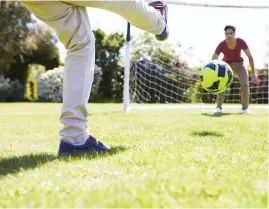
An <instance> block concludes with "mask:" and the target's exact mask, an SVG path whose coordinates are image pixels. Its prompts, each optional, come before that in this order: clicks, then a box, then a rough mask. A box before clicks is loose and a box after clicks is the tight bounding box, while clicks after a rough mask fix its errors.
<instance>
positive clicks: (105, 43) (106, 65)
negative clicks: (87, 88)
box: [94, 29, 124, 101]
mask: <svg viewBox="0 0 269 209" xmlns="http://www.w3.org/2000/svg"><path fill="white" fill-rule="evenodd" d="M94 35H95V39H96V57H95V63H96V65H97V66H99V67H101V69H102V71H103V72H102V80H101V82H100V88H99V94H100V97H102V99H103V100H104V101H121V99H122V91H123V71H124V70H123V67H122V66H121V65H120V64H119V61H120V50H121V48H122V47H123V44H124V37H123V35H122V34H119V33H113V34H110V35H109V36H107V35H106V34H105V32H104V31H102V30H100V29H98V30H96V31H94Z"/></svg>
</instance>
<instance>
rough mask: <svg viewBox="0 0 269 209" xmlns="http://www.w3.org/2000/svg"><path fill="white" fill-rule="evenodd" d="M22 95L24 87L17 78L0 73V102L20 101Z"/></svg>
mask: <svg viewBox="0 0 269 209" xmlns="http://www.w3.org/2000/svg"><path fill="white" fill-rule="evenodd" d="M23 97H24V88H23V85H22V84H21V83H20V81H19V80H17V79H16V80H11V79H9V78H6V77H4V76H3V75H0V102H20V101H22V100H23Z"/></svg>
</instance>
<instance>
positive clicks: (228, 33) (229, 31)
mask: <svg viewBox="0 0 269 209" xmlns="http://www.w3.org/2000/svg"><path fill="white" fill-rule="evenodd" d="M234 36H235V32H234V31H233V30H232V29H227V30H226V31H225V37H226V40H232V39H234Z"/></svg>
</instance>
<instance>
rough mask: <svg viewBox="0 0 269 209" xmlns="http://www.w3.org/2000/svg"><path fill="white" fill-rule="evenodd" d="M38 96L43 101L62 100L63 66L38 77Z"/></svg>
mask: <svg viewBox="0 0 269 209" xmlns="http://www.w3.org/2000/svg"><path fill="white" fill-rule="evenodd" d="M37 82H38V98H39V100H40V101H43V102H62V93H63V67H59V68H55V69H53V70H49V71H47V72H45V73H43V74H41V75H40V76H39V77H38V79H37Z"/></svg>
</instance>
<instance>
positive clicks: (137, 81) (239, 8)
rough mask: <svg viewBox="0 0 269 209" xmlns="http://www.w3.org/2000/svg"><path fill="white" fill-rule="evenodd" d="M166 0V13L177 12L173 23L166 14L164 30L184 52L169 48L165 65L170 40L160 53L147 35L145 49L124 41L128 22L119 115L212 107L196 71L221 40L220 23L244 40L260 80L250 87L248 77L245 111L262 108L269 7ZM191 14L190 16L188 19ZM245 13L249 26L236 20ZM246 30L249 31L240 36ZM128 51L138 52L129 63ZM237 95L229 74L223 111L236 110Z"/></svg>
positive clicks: (265, 91) (212, 96)
mask: <svg viewBox="0 0 269 209" xmlns="http://www.w3.org/2000/svg"><path fill="white" fill-rule="evenodd" d="M166 2H167V3H168V4H169V6H170V7H169V10H170V11H169V12H170V14H171V13H172V15H173V16H174V17H175V12H178V14H182V15H181V16H180V15H179V16H178V21H173V20H172V21H171V16H170V19H169V21H171V23H170V22H169V26H170V32H171V34H172V33H174V34H178V42H181V41H182V42H183V43H182V44H183V45H184V43H185V42H187V44H186V48H184V46H182V45H181V46H180V47H178V48H177V47H174V48H175V50H176V52H175V53H176V55H177V57H178V59H171V60H172V61H171V60H169V52H168V53H163V52H164V51H165V50H166V48H169V47H170V46H171V45H172V46H173V45H174V46H177V43H176V40H174V41H173V40H172V42H170V43H165V44H163V45H162V46H161V49H163V50H160V47H159V48H157V47H155V45H158V44H160V43H157V42H154V41H152V40H154V38H153V37H152V39H151V38H149V37H150V36H149V37H147V38H148V40H147V41H148V42H149V44H148V45H145V44H143V42H141V43H136V45H134V42H132V41H131V40H130V36H131V35H130V31H131V30H130V24H128V27H127V43H126V48H125V50H126V51H125V74H124V96H123V97H124V98H123V111H124V112H128V111H130V110H151V109H152V110H155V109H212V108H215V102H216V101H215V100H216V95H215V94H212V93H208V92H206V91H205V90H204V89H202V87H201V85H200V77H199V71H200V68H201V67H202V66H203V65H204V64H205V63H206V62H207V61H209V60H210V58H211V56H212V54H213V52H214V50H215V48H216V46H217V44H218V43H219V42H220V41H222V40H223V39H224V31H223V28H224V26H225V25H226V24H233V25H235V26H236V27H237V36H238V37H240V38H244V39H245V40H246V41H247V42H248V45H249V48H250V49H251V51H252V54H253V56H254V60H255V61H256V60H257V63H256V68H257V72H258V75H259V78H260V80H261V82H260V84H259V85H258V86H256V85H253V84H252V82H251V79H250V103H251V108H252V109H255V108H262V109H264V108H268V106H267V105H266V104H268V66H269V25H268V22H269V21H268V20H269V9H268V6H267V5H266V1H263V2H265V5H261V4H253V3H251V4H250V5H248V4H245V5H236V4H234V3H233V4H231V5H223V4H216V2H218V1H208V2H211V4H210V3H199V1H194V0H193V1H191V2H190V1H187V2H182V1H177V0H175V1H166ZM212 2H214V3H215V4H212ZM231 2H239V3H240V2H242V1H231ZM244 2H250V1H244ZM261 2H262V1H261ZM257 3H259V2H257ZM267 4H268V3H267ZM170 14H169V15H170ZM192 15H193V16H195V17H192V18H191V16H192ZM247 15H251V16H252V17H253V18H257V19H259V21H258V22H256V24H254V25H253V24H250V25H249V26H246V24H247V23H246V22H244V21H242V19H244V17H246V16H247ZM184 17H185V19H184ZM220 17H226V18H220ZM218 19H219V20H218ZM239 19H241V20H239ZM247 28H249V33H248V32H247V33H246V30H247ZM242 31H244V32H242ZM181 34H185V35H181ZM186 34H187V35H186ZM175 36H177V35H174V37H175ZM241 36H246V37H241ZM172 38H173V37H172ZM174 39H175V38H174ZM138 42H139V41H138ZM207 42H208V43H207ZM166 44H168V45H169V47H168V45H166ZM199 44H200V45H199ZM134 53H138V54H139V53H140V56H138V57H135V59H134V58H133V57H134V56H133V55H134ZM143 53H144V55H143ZM243 57H244V56H243ZM194 59H195V60H194ZM220 59H221V57H220ZM244 59H245V64H246V67H247V65H248V60H247V58H246V57H244ZM188 62H192V63H196V68H195V67H194V66H188ZM240 97H241V93H240V83H239V80H238V79H237V78H236V76H235V78H234V81H233V84H232V85H231V86H230V87H229V89H227V92H226V99H225V103H226V104H227V105H225V108H230V109H235V108H237V109H239V108H240Z"/></svg>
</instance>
